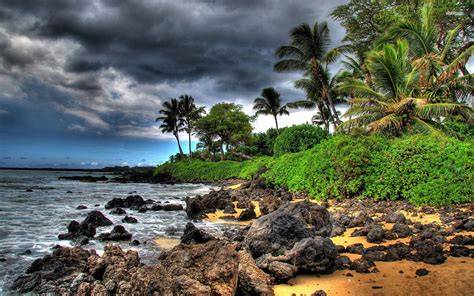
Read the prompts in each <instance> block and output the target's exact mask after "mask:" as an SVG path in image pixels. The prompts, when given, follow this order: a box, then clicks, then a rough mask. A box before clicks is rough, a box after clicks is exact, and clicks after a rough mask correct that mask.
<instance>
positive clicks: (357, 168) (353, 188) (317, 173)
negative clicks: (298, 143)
mask: <svg viewBox="0 0 474 296" xmlns="http://www.w3.org/2000/svg"><path fill="white" fill-rule="evenodd" d="M385 145H386V140H385V139H384V138H382V137H378V136H370V137H367V136H358V137H354V136H347V135H338V136H334V137H332V138H331V139H329V140H326V141H324V142H322V143H321V144H319V145H318V146H316V147H315V148H314V152H313V154H312V161H311V165H310V166H309V167H308V169H307V170H306V172H305V174H306V175H307V176H308V178H309V190H308V192H309V193H310V194H311V195H313V196H315V197H317V198H327V197H329V198H350V197H354V196H358V195H360V194H361V193H362V192H363V191H364V189H365V178H366V176H367V170H368V168H369V167H370V165H371V162H372V158H373V157H374V155H376V154H377V153H378V152H379V151H381V150H382V149H383V148H384V147H385Z"/></svg>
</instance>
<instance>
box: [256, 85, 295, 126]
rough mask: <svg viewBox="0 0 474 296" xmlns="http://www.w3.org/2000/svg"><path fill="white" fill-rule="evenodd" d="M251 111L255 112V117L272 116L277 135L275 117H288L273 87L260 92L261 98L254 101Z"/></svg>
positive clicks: (284, 106) (286, 110) (285, 107)
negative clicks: (261, 115)
mask: <svg viewBox="0 0 474 296" xmlns="http://www.w3.org/2000/svg"><path fill="white" fill-rule="evenodd" d="M253 109H254V110H257V112H255V115H260V114H263V115H272V116H273V118H274V119H275V126H276V130H277V133H279V129H278V119H277V116H278V115H280V116H281V115H290V113H289V112H288V109H287V106H286V105H282V104H281V100H280V94H279V93H278V92H277V91H276V90H275V89H274V88H273V87H269V88H264V89H263V90H262V93H261V97H259V98H256V99H255V100H254V105H253Z"/></svg>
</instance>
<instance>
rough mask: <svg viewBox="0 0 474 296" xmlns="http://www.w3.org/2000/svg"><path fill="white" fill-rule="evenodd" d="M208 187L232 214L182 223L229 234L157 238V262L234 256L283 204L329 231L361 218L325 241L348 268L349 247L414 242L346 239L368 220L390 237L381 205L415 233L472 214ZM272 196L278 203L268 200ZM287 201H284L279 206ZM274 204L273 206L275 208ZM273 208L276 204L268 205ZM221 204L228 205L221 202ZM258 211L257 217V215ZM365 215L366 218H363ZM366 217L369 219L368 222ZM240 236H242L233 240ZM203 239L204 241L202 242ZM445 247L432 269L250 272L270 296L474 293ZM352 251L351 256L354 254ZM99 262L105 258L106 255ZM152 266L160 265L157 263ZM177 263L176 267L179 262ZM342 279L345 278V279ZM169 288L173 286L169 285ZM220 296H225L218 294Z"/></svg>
mask: <svg viewBox="0 0 474 296" xmlns="http://www.w3.org/2000/svg"><path fill="white" fill-rule="evenodd" d="M213 184H214V185H216V187H220V188H221V189H219V190H216V191H214V192H215V194H216V197H215V200H216V201H222V202H225V201H224V200H223V199H225V198H228V199H230V200H233V201H232V202H231V204H232V205H233V208H234V210H235V213H224V212H225V211H226V209H225V207H223V208H222V209H214V210H212V209H206V208H202V209H201V210H204V211H205V214H204V215H202V216H200V217H198V218H196V217H190V212H189V210H188V208H186V212H187V214H188V217H189V218H190V220H191V221H193V220H194V221H197V220H201V221H205V222H208V223H214V224H219V225H224V224H225V225H227V226H231V228H229V229H234V230H232V231H230V232H229V233H227V234H226V233H223V234H220V235H217V237H214V236H215V235H216V234H211V235H210V237H213V238H210V237H208V236H209V235H208V234H205V233H204V232H202V231H201V230H196V229H193V230H192V231H191V232H189V231H188V233H187V232H186V231H187V230H185V233H184V235H183V237H182V238H181V240H178V239H174V238H169V237H157V238H156V239H155V240H154V243H155V244H156V245H157V246H158V247H159V248H160V249H162V252H163V254H165V255H160V256H159V258H162V257H163V256H165V257H166V256H171V255H172V254H175V253H176V252H178V251H179V252H189V251H190V249H189V248H191V249H192V250H194V249H196V248H197V249H199V248H201V247H204V245H206V246H207V245H208V244H209V242H213V241H216V243H215V244H217V245H219V246H218V247H217V246H213V247H216V248H217V249H216V250H218V249H220V248H223V247H224V246H227V245H228V244H235V243H237V245H241V247H238V248H237V250H239V248H243V245H242V243H243V241H242V240H241V239H242V238H238V237H239V236H242V235H244V239H245V236H246V235H248V234H245V233H246V232H248V230H249V227H250V226H251V225H252V224H253V223H255V221H257V220H258V219H259V218H260V217H262V216H265V215H268V214H269V213H273V212H275V211H277V210H278V209H279V208H280V207H281V206H283V205H285V204H287V205H288V204H308V206H309V207H310V208H311V207H312V205H314V207H317V209H320V210H323V209H324V208H326V209H327V210H328V213H330V215H331V216H332V217H333V218H331V219H332V222H331V224H332V229H333V231H334V229H335V228H334V227H336V226H337V224H338V219H339V220H340V216H339V218H338V216H337V215H340V214H342V215H346V214H347V215H350V217H352V219H355V218H357V217H360V216H361V215H362V216H363V218H362V220H363V221H362V222H360V223H359V224H358V226H355V227H346V228H345V229H344V231H342V232H341V233H340V234H338V235H332V237H331V241H332V242H333V243H334V245H335V246H336V247H337V249H338V252H339V254H340V255H338V256H342V257H344V256H345V257H347V258H348V259H350V261H352V262H354V261H357V260H361V259H362V258H363V257H364V256H365V255H363V254H362V253H359V254H354V253H352V252H353V251H351V250H348V249H350V248H351V246H352V247H353V249H354V250H356V249H357V250H359V251H360V249H361V248H362V251H361V252H365V250H370V249H374V248H375V249H376V248H380V247H385V248H390V247H392V246H393V245H394V244H397V243H401V244H405V245H407V246H410V240H412V239H413V237H414V236H417V235H416V234H414V233H413V234H411V235H409V236H406V237H404V238H395V239H393V238H392V239H390V238H389V239H387V238H383V239H382V240H383V241H381V242H377V243H369V242H367V238H366V237H365V235H364V234H362V236H351V234H352V233H354V232H357V231H361V230H363V229H364V224H365V223H366V222H367V221H369V220H370V219H372V218H373V220H375V223H380V225H382V228H383V231H384V232H386V233H389V234H390V233H392V231H393V227H394V225H395V224H396V223H397V222H387V219H388V218H387V215H388V214H389V212H388V211H387V205H391V206H392V209H393V210H397V211H396V213H397V214H402V215H403V217H405V220H407V221H408V220H410V223H409V224H406V225H409V227H410V228H411V229H413V230H416V229H419V230H418V231H421V232H423V229H424V228H426V227H431V226H433V225H444V226H443V227H447V226H448V224H449V225H450V224H452V222H453V221H450V222H448V224H446V217H447V216H446V215H448V214H450V213H457V214H459V213H462V212H467V213H472V207H473V205H472V204H466V205H464V206H462V207H452V208H451V209H448V210H446V209H441V208H439V209H436V208H432V207H420V208H418V207H414V206H412V205H409V204H407V203H406V202H371V203H368V205H367V206H364V205H363V203H362V202H361V201H360V200H357V199H352V200H345V201H336V200H329V201H325V202H319V201H314V200H311V201H308V199H307V197H305V196H303V195H296V196H295V195H292V194H291V198H290V194H289V193H286V192H284V191H275V190H274V189H269V188H261V187H259V186H255V184H252V181H250V182H249V181H242V180H230V181H223V182H217V183H216V182H215V183H213ZM210 195H212V192H211V193H210V194H206V195H204V196H203V197H200V198H206V197H209V196H210ZM275 196H279V197H278V198H274V197H275ZM267 198H270V200H267ZM288 198H289V199H290V200H288V201H285V200H286V199H288ZM196 199H197V197H194V198H189V199H187V200H186V203H187V205H188V207H189V205H190V202H192V201H193V200H196ZM277 200H279V201H278V202H277ZM228 201H229V200H228ZM275 202H276V203H277V204H272V203H275ZM226 204H227V205H228V203H227V202H226ZM239 206H243V207H239ZM262 206H263V212H262V209H261V207H262ZM453 208H454V209H453ZM248 209H251V210H252V211H253V212H254V214H255V217H251V218H249V219H242V220H241V219H239V217H240V216H241V215H242V213H243V212H244V211H246V210H248ZM315 209H316V208H315ZM364 211H365V212H364ZM369 212H370V215H369V214H368V213H369ZM377 212H381V213H377ZM369 216H371V218H370V217H369ZM399 216H400V215H399ZM334 217H336V218H334ZM371 223H372V222H371ZM407 223H408V222H407ZM232 227H234V228H232ZM417 227H419V228H417ZM439 230H440V228H438V230H436V231H439ZM241 231H243V232H242V233H241V234H239V233H240V232H241ZM190 233H192V234H190ZM196 233H197V234H196ZM473 234H474V232H469V231H465V230H459V231H455V232H454V235H453V234H451V235H445V241H449V240H452V239H453V238H454V237H455V235H464V236H471V237H472V235H473ZM186 236H188V237H189V236H191V237H192V238H191V240H190V241H189V242H186V243H183V240H185V237H186ZM203 237H206V238H205V239H203ZM188 240H189V239H188ZM217 242H219V243H217ZM450 246H451V244H448V243H447V242H446V243H443V248H444V252H445V256H447V259H446V261H445V262H444V263H441V264H437V265H431V264H427V263H423V262H415V261H412V260H408V261H407V260H406V259H402V260H394V261H375V268H376V269H377V271H376V272H375V271H374V272H373V271H369V272H367V273H366V272H362V273H360V272H359V271H354V270H353V269H352V268H351V267H347V266H346V267H344V268H342V269H339V268H335V270H333V271H332V272H331V273H330V274H329V275H325V274H306V273H305V272H297V273H295V274H292V275H291V276H290V277H289V278H286V279H285V280H281V279H280V280H276V279H275V278H273V277H274V275H271V274H272V272H269V271H268V270H266V269H265V268H263V267H262V266H261V265H260V264H261V263H259V262H258V260H257V258H254V259H255V260H256V262H257V263H256V268H257V269H258V270H260V268H263V270H265V273H269V274H270V277H271V278H273V280H270V282H271V289H272V290H273V291H274V293H275V295H292V294H293V293H296V294H297V295H299V294H311V293H313V292H315V291H316V290H319V289H322V290H324V291H326V293H329V294H328V295H347V294H346V292H347V291H348V289H350V290H351V291H352V293H353V292H356V293H364V294H366V293H370V291H372V292H374V293H375V292H377V291H384V292H385V293H395V294H394V295H398V294H396V293H400V294H399V295H402V294H403V293H406V292H407V291H421V289H424V288H426V289H427V291H432V292H433V293H434V295H436V292H439V294H440V295H441V294H443V293H454V294H455V292H456V291H457V289H467V290H472V289H473V288H474V287H473V286H472V284H471V282H472V281H471V279H472V278H471V277H472V276H473V274H472V272H470V271H472V270H473V267H474V265H473V263H474V260H473V258H472V256H471V257H460V258H455V257H451V256H450V255H449V254H450V252H451V251H450V249H449V247H450ZM183 248H184V249H183ZM468 248H470V247H468ZM357 250H356V252H359V251H357ZM470 250H471V251H470V252H471V253H472V249H470ZM282 251H284V249H282ZM114 252H116V251H114ZM229 252H230V251H229ZM166 254H168V255H166ZM89 256H90V255H89ZM102 256H105V257H107V256H108V253H107V251H106V252H105V253H104V255H102ZM240 256H242V255H240ZM342 257H341V258H342ZM275 258H276V257H275ZM104 260H105V259H104ZM158 260H159V261H160V260H163V259H158ZM176 260H178V259H176ZM236 260H237V261H236V262H239V261H238V259H236ZM160 262H161V261H160ZM177 262H178V263H179V260H178V261H177ZM178 263H176V262H174V263H173V262H168V261H167V264H171V265H170V266H172V265H173V264H178ZM285 264H286V263H285ZM147 266H148V265H147ZM423 268H424V269H427V270H429V274H428V275H427V276H425V277H419V276H417V275H414V274H413V273H414V272H415V271H417V270H418V269H423ZM400 270H402V271H403V274H402V273H400ZM260 271H261V270H260ZM463 271H467V273H465V274H464V275H461V276H459V277H458V275H459V274H461V273H462V272H463ZM265 273H264V274H265ZM348 274H351V275H350V276H349V275H348ZM439 274H443V275H445V276H446V277H448V278H449V279H450V280H448V279H447V280H445V281H443V283H442V284H443V285H440V286H437V285H431V286H430V287H426V285H427V282H429V280H430V279H433V278H434V277H437V276H439ZM262 276H263V275H262ZM404 279H405V280H406V279H410V281H406V282H403V283H404V285H405V288H406V289H398V290H396V285H398V284H400V283H401V282H402V281H404ZM392 283H393V284H392ZM396 283H398V284H396ZM267 284H268V283H267ZM440 284H441V283H440ZM174 285H178V284H177V283H174ZM269 287H270V286H269ZM374 287H377V288H374ZM380 287H381V288H380ZM222 295H231V294H225V293H224V294H222ZM262 295H266V294H262ZM268 295H270V294H268ZM390 295H391V294H390Z"/></svg>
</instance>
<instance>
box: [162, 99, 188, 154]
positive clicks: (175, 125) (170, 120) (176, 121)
mask: <svg viewBox="0 0 474 296" xmlns="http://www.w3.org/2000/svg"><path fill="white" fill-rule="evenodd" d="M179 105H180V104H179V102H178V100H177V99H171V100H169V101H166V102H164V103H163V109H161V110H160V114H161V116H158V117H157V118H156V121H161V122H162V123H161V125H160V128H161V132H162V133H172V134H173V136H174V137H175V138H176V142H178V149H179V155H180V156H183V155H184V153H183V149H182V148H181V143H180V142H179V132H180V131H182V130H183V121H182V119H181V118H180V106H179Z"/></svg>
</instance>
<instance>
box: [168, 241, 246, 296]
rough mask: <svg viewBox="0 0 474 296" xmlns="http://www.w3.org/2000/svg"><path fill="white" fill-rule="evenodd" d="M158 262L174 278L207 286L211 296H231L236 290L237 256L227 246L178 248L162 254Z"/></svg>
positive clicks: (221, 243)
mask: <svg viewBox="0 0 474 296" xmlns="http://www.w3.org/2000/svg"><path fill="white" fill-rule="evenodd" d="M159 261H160V263H161V264H162V265H163V266H164V268H165V269H166V270H167V271H168V272H169V273H170V274H171V275H172V276H173V277H182V276H185V277H188V278H190V279H192V280H194V281H198V282H199V283H200V284H201V285H202V286H207V287H208V288H209V289H210V291H211V293H210V295H234V294H235V291H236V289H237V280H238V273H239V271H238V267H239V255H238V253H237V252H236V251H235V245H233V244H229V243H228V242H225V241H220V240H211V241H208V242H206V243H203V244H194V245H185V244H180V245H178V246H176V247H174V248H173V249H171V250H169V251H165V252H163V253H162V254H161V255H160V257H159ZM201 288H203V287H201Z"/></svg>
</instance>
